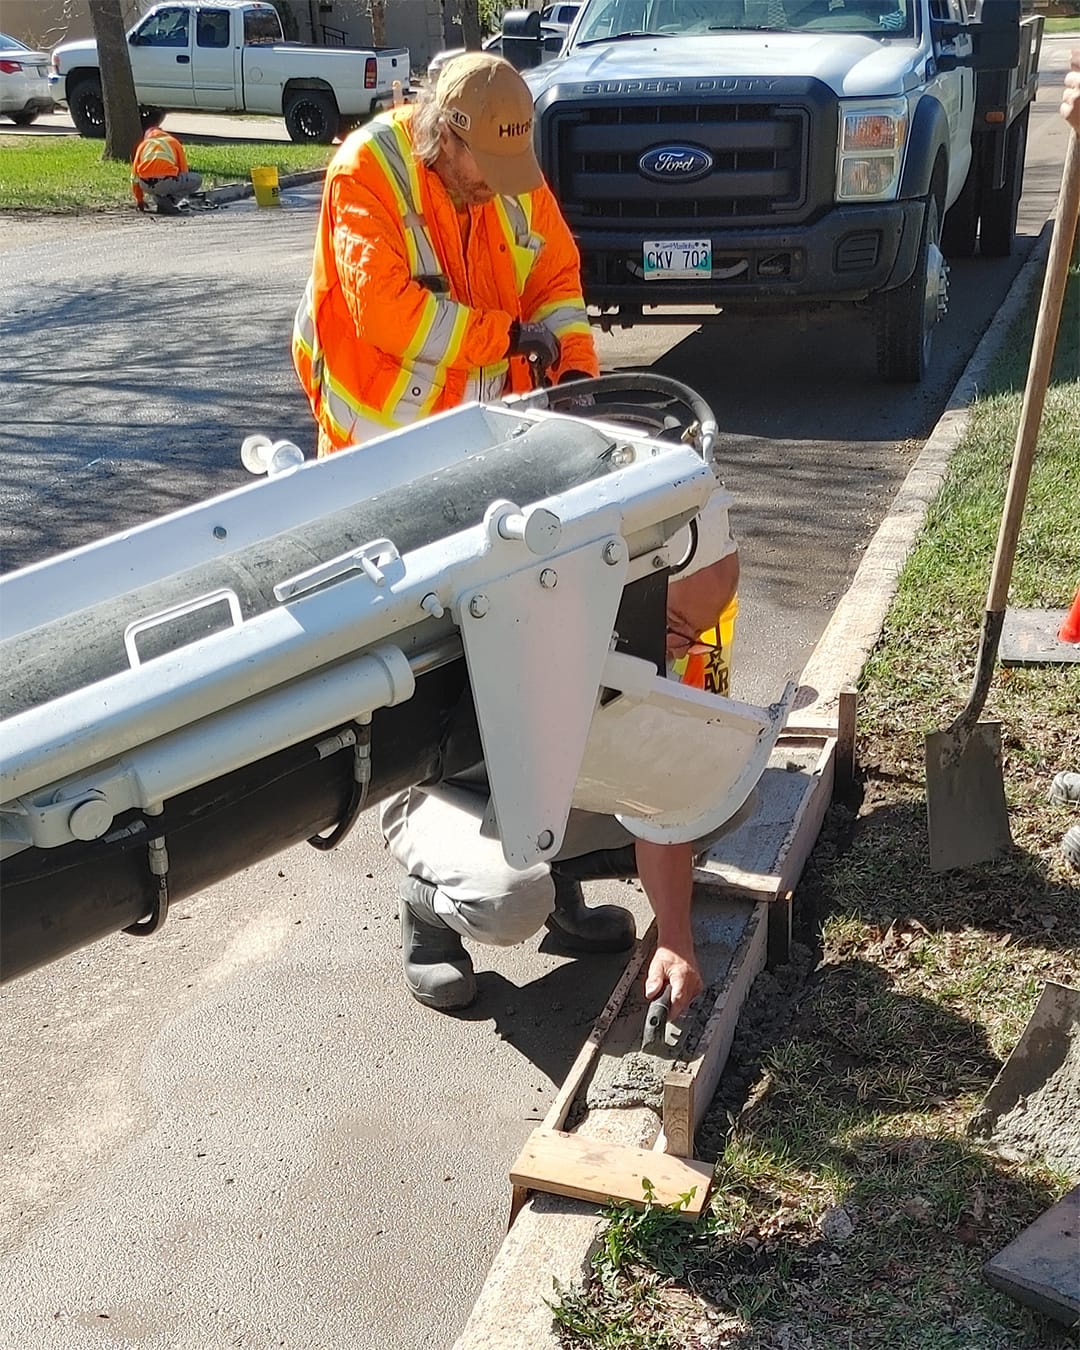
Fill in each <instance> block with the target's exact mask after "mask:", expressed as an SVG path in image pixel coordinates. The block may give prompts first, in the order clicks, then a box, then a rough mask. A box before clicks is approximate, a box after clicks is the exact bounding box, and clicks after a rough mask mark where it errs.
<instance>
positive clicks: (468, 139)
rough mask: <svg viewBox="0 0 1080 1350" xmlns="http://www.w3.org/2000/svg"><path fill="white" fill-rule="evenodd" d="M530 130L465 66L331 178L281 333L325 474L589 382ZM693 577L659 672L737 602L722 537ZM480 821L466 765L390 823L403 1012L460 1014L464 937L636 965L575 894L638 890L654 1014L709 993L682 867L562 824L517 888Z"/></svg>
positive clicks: (482, 58) (525, 102)
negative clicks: (465, 417)
mask: <svg viewBox="0 0 1080 1350" xmlns="http://www.w3.org/2000/svg"><path fill="white" fill-rule="evenodd" d="M532 130H533V107H532V97H531V95H530V93H529V90H528V87H527V86H526V84H525V82H524V81H523V80H522V78H521V76H520V75H519V74H518V73H517V71H516V70H514V68H513V67H512V66H510V65H509V64H508V63H507V62H505V61H503V60H501V59H499V58H498V57H495V56H492V55H489V54H487V53H467V54H466V55H464V56H460V57H457V58H455V59H454V60H453V61H450V62H448V63H447V65H446V66H445V67H444V69H443V70H442V72H441V74H440V76H439V79H438V81H437V83H436V86H435V89H434V91H433V92H430V93H425V94H422V95H421V98H420V100H419V101H418V102H417V103H415V104H412V105H409V106H406V107H403V108H398V109H395V110H393V111H392V112H389V113H386V114H383V115H381V116H379V117H376V118H374V119H373V120H372V121H370V122H369V123H367V124H366V125H365V126H363V127H361V128H359V129H358V130H357V131H355V132H353V133H352V134H351V135H350V136H348V137H347V138H346V140H345V142H344V144H343V145H342V146H341V148H340V149H339V150H338V152H337V154H336V155H335V156H334V159H333V160H332V161H331V164H330V167H329V169H328V170H327V175H326V183H325V186H324V189H323V199H322V208H321V214H320V217H319V224H318V229H317V233H316V241H315V251H314V259H313V265H312V273H311V278H310V280H309V282H308V285H307V290H306V292H305V294H304V297H303V300H302V301H301V303H300V306H299V308H298V310H297V313H296V322H295V326H294V329H293V364H294V365H295V367H296V371H297V374H298V376H299V378H300V383H301V384H302V385H303V388H304V391H305V393H306V394H307V397H308V400H309V402H310V404H311V408H312V412H313V413H314V416H315V420H316V422H317V423H318V429H319V431H318V437H319V453H320V455H327V454H331V453H333V452H334V451H337V450H341V449H343V448H345V447H347V446H352V445H357V444H360V443H362V442H364V441H366V440H370V439H372V438H373V437H375V436H378V435H381V434H382V433H383V432H385V431H387V430H389V429H391V428H394V427H400V426H404V425H407V424H409V423H412V422H415V421H418V420H420V419H421V418H424V417H427V416H429V415H430V414H432V413H436V412H441V411H444V410H446V409H449V408H453V407H456V406H458V405H459V404H462V403H465V402H468V401H471V400H474V399H475V400H481V401H489V400H493V399H498V398H500V397H502V396H503V395H505V394H508V393H514V392H519V391H523V390H526V389H528V388H529V387H530V385H531V383H532V371H531V370H530V363H534V364H538V365H540V366H542V367H544V368H546V369H547V370H548V372H549V374H550V376H551V378H553V379H554V380H555V381H556V382H561V381H563V380H567V379H574V378H578V377H581V376H595V375H596V374H597V373H598V372H599V362H598V360H597V356H596V349H595V346H594V344H593V339H592V333H591V330H590V328H589V323H588V317H587V315H586V311H585V304H584V301H583V298H582V292H581V270H580V259H579V256H578V251H577V247H576V245H575V243H574V240H573V237H572V235H571V234H570V230H569V228H568V227H567V225H566V222H565V221H564V219H563V217H562V215H561V213H560V211H559V207H558V204H557V203H556V201H555V198H554V196H553V195H552V193H551V191H550V189H549V188H548V187H547V185H546V184H545V183H544V180H543V176H542V174H541V172H540V167H539V165H538V163H537V161H536V157H535V155H534V153H533V148H532ZM512 492H513V485H512V484H507V493H508V494H512ZM722 514H723V519H724V521H725V522H726V512H724V513H722ZM705 515H707V512H705V513H703V520H704V516H705ZM707 533H708V531H707V530H706V529H702V530H701V531H700V534H701V536H702V538H703V539H704V537H706V536H707ZM698 555H699V556H698V562H699V563H700V564H705V563H707V564H708V566H700V567H699V570H698V571H697V572H696V573H695V574H694V575H688V574H687V575H684V576H683V577H680V578H679V580H678V581H676V582H673V583H672V585H671V588H670V607H669V616H668V625H669V627H670V628H671V629H672V630H673V634H674V636H671V637H669V644H668V645H669V656H677V655H679V654H680V651H679V648H680V644H681V647H682V649H685V648H686V647H687V646H688V645H689V643H690V642H692V641H694V637H693V636H691V637H690V638H688V639H685V640H684V639H683V638H682V637H681V636H679V635H680V634H683V633H688V634H691V635H696V634H699V633H702V632H704V631H706V630H708V629H710V628H712V627H713V626H714V625H715V624H716V621H717V615H719V614H720V613H721V612H722V611H723V610H724V608H725V606H726V605H727V604H728V603H729V601H730V600H731V598H732V596H733V595H734V591H735V585H736V581H737V577H738V555H737V553H736V552H735V546H734V544H733V543H732V542H731V540H730V538H728V536H727V534H726V530H725V531H723V538H721V539H719V540H718V541H716V542H715V544H714V546H713V548H712V551H711V554H710V553H708V552H707V551H706V549H705V548H704V547H703V546H700V545H699V550H698ZM486 800H487V785H486V778H485V775H484V771H483V766H482V765H478V766H477V767H476V771H475V772H474V773H471V774H468V775H465V776H463V778H462V779H458V780H455V781H454V782H452V783H446V784H432V785H429V786H426V787H422V788H413V789H412V790H411V791H409V792H404V793H401V794H399V795H398V796H396V797H394V798H391V799H390V800H389V801H387V802H386V803H385V805H384V809H383V817H382V827H383V833H384V835H385V836H386V839H387V841H388V842H389V845H390V849H391V851H392V852H393V854H394V856H395V857H396V858H397V859H398V861H399V862H400V863H401V864H402V865H403V867H404V868H405V870H406V872H407V874H408V875H407V876H406V877H405V879H404V881H403V883H402V891H401V906H400V910H401V926H402V947H403V951H402V959H403V964H404V974H405V982H406V985H407V986H408V988H409V991H410V992H411V993H412V995H413V997H414V998H416V999H417V1000H418V1001H419V1002H421V1003H424V1004H426V1005H427V1006H429V1007H433V1008H438V1009H442V1010H451V1009H456V1008H463V1007H465V1006H467V1005H468V1004H469V1003H470V1002H472V1000H473V998H474V997H475V994H476V980H475V976H474V974H473V968H472V963H471V961H470V959H469V956H468V954H467V952H466V951H465V949H464V947H463V945H462V938H463V937H464V938H468V939H470V940H472V941H475V942H480V943H487V944H492V945H496V946H509V945H512V944H515V943H519V942H523V941H524V940H525V939H526V938H528V937H529V936H531V935H532V934H533V933H535V932H537V931H538V930H539V929H541V928H542V927H544V926H545V925H546V926H547V927H548V928H549V929H550V930H551V932H552V933H553V935H554V936H555V937H556V938H557V939H558V940H559V941H560V942H561V943H562V944H563V945H564V946H565V947H566V948H568V949H571V950H574V951H577V952H583V953H584V952H611V951H620V950H623V949H625V948H627V947H629V946H630V945H631V944H632V943H633V941H634V936H635V934H634V922H633V918H632V916H631V915H630V914H629V913H628V912H627V911H626V910H624V909H622V908H620V907H618V906H614V905H605V906H602V907H598V908H590V907H588V906H587V905H586V904H585V902H584V899H583V897H582V892H581V885H580V880H581V879H589V878H592V877H599V876H601V875H607V876H611V875H613V873H618V874H620V875H637V876H639V877H640V879H641V882H642V886H643V888H644V890H645V893H646V895H647V897H648V899H649V902H650V904H651V905H652V907H653V910H654V911H655V913H656V916H657V929H658V942H657V949H656V953H655V955H654V957H653V960H652V963H651V965H650V969H649V973H648V977H647V980H646V986H645V992H646V996H647V997H649V998H656V997H658V995H659V994H660V992H661V990H662V989H663V988H664V986H665V985H669V986H670V989H671V1015H672V1016H673V1017H678V1016H679V1014H680V1013H681V1012H683V1011H684V1010H685V1009H686V1008H687V1007H688V1006H689V1004H690V1003H691V1001H692V1000H693V999H694V998H695V997H696V996H697V994H698V993H699V992H700V990H701V975H700V972H699V970H698V966H697V960H696V957H695V953H694V942H693V935H692V932H691V926H690V902H691V883H692V871H693V857H694V851H695V849H694V846H693V845H690V844H686V845H681V844H680V845H660V844H648V843H643V842H641V841H637V842H636V843H635V842H632V841H631V840H630V836H629V835H628V834H627V832H626V831H625V830H623V829H622V827H621V826H620V825H618V823H617V822H616V821H615V820H614V819H613V818H609V817H605V816H596V815H590V814H589V813H581V812H574V813H573V816H572V817H571V821H570V825H569V826H568V829H567V833H566V838H565V841H564V847H563V850H562V853H561V855H560V860H558V861H557V862H556V864H555V865H554V866H553V867H549V866H548V865H547V864H541V865H539V866H536V867H532V868H529V869H527V870H526V871H524V872H517V871H515V870H514V869H512V868H510V867H509V866H508V865H507V864H506V862H505V861H504V859H503V857H502V850H501V847H500V845H499V843H498V841H495V840H490V839H488V838H486V837H484V836H482V835H481V834H480V820H481V817H482V815H483V811H484V806H485V804H486ZM612 851H614V855H615V856H613V855H612ZM574 860H577V864H578V865H577V866H572V863H573V862H574Z"/></svg>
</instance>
